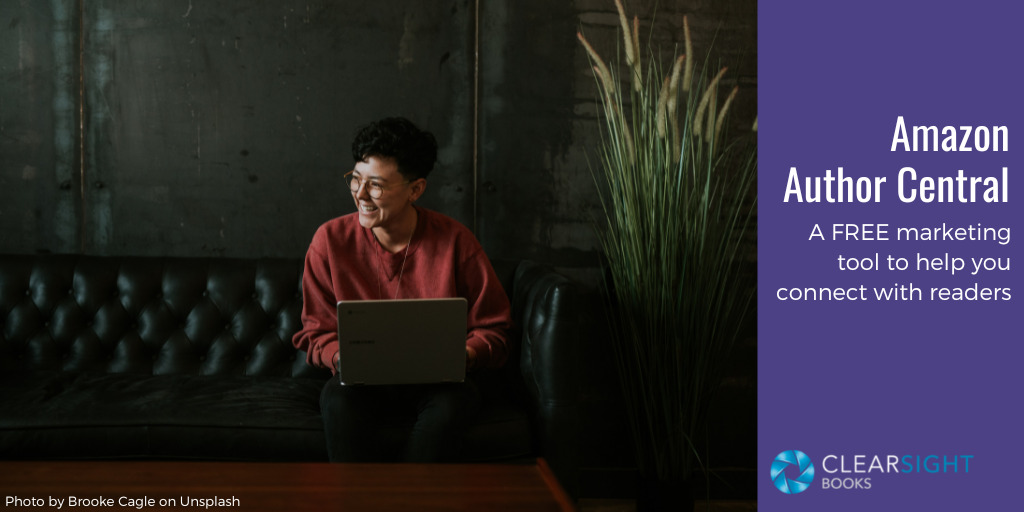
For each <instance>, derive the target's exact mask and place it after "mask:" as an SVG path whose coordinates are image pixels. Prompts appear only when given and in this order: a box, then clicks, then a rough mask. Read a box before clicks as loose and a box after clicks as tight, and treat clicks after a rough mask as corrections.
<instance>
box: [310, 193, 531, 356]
mask: <svg viewBox="0 0 1024 512" xmlns="http://www.w3.org/2000/svg"><path fill="white" fill-rule="evenodd" d="M416 211H417V213H418V214H419V215H418V222H417V224H416V231H415V233H414V234H413V236H412V243H411V244H410V245H409V253H408V258H407V259H406V252H405V251H404V250H402V251H399V252H398V253H396V254H391V253H389V252H387V251H385V250H384V249H383V248H382V247H380V244H379V243H378V242H377V240H376V239H375V238H374V236H373V234H372V233H371V232H370V230H368V229H365V228H363V227H362V226H360V225H359V218H358V213H352V214H349V215H345V216H342V217H338V218H336V219H332V220H330V221H328V222H326V223H325V224H324V225H322V226H320V228H319V229H318V230H317V231H316V234H315V235H313V241H312V242H311V243H310V245H309V250H308V251H307V252H306V264H305V271H304V273H303V276H302V330H300V331H299V332H297V333H296V334H295V336H294V337H293V338H292V343H293V344H294V345H295V346H296V347H297V348H299V349H300V350H305V351H306V352H307V354H308V357H307V361H308V362H309V364H311V365H313V366H320V367H324V368H330V369H331V371H336V370H335V368H334V365H333V364H332V363H333V360H334V355H335V354H337V353H338V332H337V329H338V321H337V316H336V311H337V303H338V301H339V300H341V299H348V300H353V299H363V300H365V299H393V298H394V297H395V292H396V289H398V298H400V299H414V298H440V297H464V298H465V299H466V302H467V304H468V307H469V311H468V314H467V318H466V322H467V325H466V330H467V333H466V345H467V346H471V347H473V349H475V350H476V353H477V358H478V359H477V363H476V364H477V367H487V368H496V367H499V366H501V365H503V364H505V360H506V359H508V334H507V333H508V329H509V327H511V323H512V311H511V307H510V306H509V301H508V296H507V295H505V290H504V289H503V288H502V287H501V283H500V282H499V281H498V277H497V276H496V275H495V273H494V269H493V268H492V267H491V263H490V261H489V260H488V259H487V256H486V255H485V254H484V251H483V248H482V247H481V246H480V243H479V242H478V241H477V240H476V237H474V236H473V233H471V232H470V231H469V230H468V229H466V227H465V226H463V225H462V224H459V223H458V222H457V221H455V220H454V219H452V218H449V217H447V216H445V215H442V214H440V213H436V212H432V211H430V210H426V209H424V208H420V207H416ZM403 260H405V270H404V271H403V270H402V262H403ZM399 275H401V279H400V280H401V283H399ZM399 285H400V286H399Z"/></svg>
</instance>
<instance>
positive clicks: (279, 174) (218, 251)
mask: <svg viewBox="0 0 1024 512" xmlns="http://www.w3.org/2000/svg"><path fill="white" fill-rule="evenodd" d="M0 20H2V21H0V24H3V25H5V26H6V27H7V29H6V30H3V31H2V34H3V35H2V36H0V37H3V39H2V41H3V46H2V49H0V52H2V53H0V84H2V85H0V87H2V89H0V98H2V100H0V101H2V102H3V103H2V109H0V121H2V122H0V138H2V140H3V142H2V144H3V146H0V149H2V154H3V162H2V163H0V180H2V181H0V186H2V191H0V203H2V204H3V205H4V206H3V209H2V210H0V223H2V224H0V226H2V228H3V233H4V237H3V238H4V240H3V242H2V246H0V250H2V251H4V252H36V251H49V252H85V253H92V254H142V255H181V256H193V255H214V256H285V257H289V256H290V257H301V256H302V255H303V254H304V253H305V249H306V246H307V245H308V243H309V239H310V237H311V236H312V233H313V230H314V229H315V228H316V226H317V225H318V224H319V223H321V222H323V221H324V220H326V219H329V218H331V217H333V216H337V215H340V214H343V213H347V212H350V211H353V210H354V208H353V207H352V206H351V204H352V200H351V197H350V196H349V194H348V192H347V191H346V190H345V189H344V188H343V184H342V179H341V175H342V174H343V173H344V172H346V171H348V170H349V169H351V165H352V158H351V156H350V152H349V143H350V142H351V139H352V135H353V134H354V132H355V131H356V129H357V128H358V127H359V126H360V125H362V124H365V123H366V122H369V121H371V120H374V119H376V118H378V117H382V116H386V115H405V116H408V117H410V118H412V119H413V120H415V121H416V122H418V123H420V124H421V125H422V126H424V127H428V128H429V129H430V130H432V131H433V132H434V133H435V134H436V135H437V137H438V140H439V143H440V145H441V148H440V157H441V160H442V164H441V165H440V166H439V168H438V169H437V174H436V176H434V177H432V179H431V181H430V194H429V195H428V196H427V197H426V198H425V199H424V201H423V204H424V205H426V206H427V207H433V208H436V209H440V210H443V211H445V213H447V214H449V215H451V216H453V217H455V218H457V219H459V220H461V221H463V222H464V223H467V224H469V223H471V222H472V216H473V211H472V190H473V187H472V184H473V178H472V167H473V166H472V155H473V149H472V133H473V121H472V120H473V102H472V100H473V98H472V90H473V87H472V85H473V79H472V76H473V75H472V69H473V68H472V65H473V61H472V59H471V55H472V48H473V45H472V43H473V28H474V11H473V3H472V2H470V1H468V0H452V1H446V2H440V1H438V2H422V1H419V0H406V1H389V2H381V3H378V2H337V1H334V2H332V1H319V2H305V1H276V2H252V1H250V0H233V1H218V2H200V1H196V2H190V1H177V2H132V1H124V0H120V1H118V0H89V1H72V0H62V1H55V2H22V3H21V4H17V3H14V2H3V3H2V7H0ZM79 41H81V42H82V43H81V44H82V47H83V48H84V52H82V53H81V54H79V53H78V52H77V51H76V50H77V48H78V45H79ZM79 78H81V82H80V83H79V82H78V79H79ZM80 85H81V87H80ZM80 93H81V94H80ZM79 107H81V108H82V110H81V112H82V115H83V117H84V119H83V121H84V122H83V123H82V124H81V126H79V123H78V118H77V116H78V114H79ZM79 128H81V129H79ZM80 150H81V152H80ZM79 157H81V158H79Z"/></svg>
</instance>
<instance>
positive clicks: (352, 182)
mask: <svg viewBox="0 0 1024 512" xmlns="http://www.w3.org/2000/svg"><path fill="white" fill-rule="evenodd" d="M354 172H356V171H355V170H351V171H349V172H347V173H345V176H344V178H345V181H347V182H348V188H349V190H351V191H352V193H353V194H358V193H359V188H360V187H362V186H364V185H365V186H366V192H367V193H368V194H370V197H372V198H374V199H380V197H381V196H383V195H384V191H385V190H388V189H391V188H395V187H399V186H402V185H405V184H406V183H412V182H411V181H408V180H406V181H403V182H401V183H395V184H394V185H384V184H383V183H380V182H378V181H373V180H363V179H359V177H358V176H356V175H355V174H352V173H354Z"/></svg>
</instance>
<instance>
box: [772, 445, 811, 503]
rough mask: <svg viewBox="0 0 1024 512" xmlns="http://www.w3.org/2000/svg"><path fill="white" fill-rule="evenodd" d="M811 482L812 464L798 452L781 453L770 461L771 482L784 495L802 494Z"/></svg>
mask: <svg viewBox="0 0 1024 512" xmlns="http://www.w3.org/2000/svg"><path fill="white" fill-rule="evenodd" d="M813 481H814V463H812V462H811V458H810V457H808V456H807V454H806V453H804V452H802V451H800V450H789V451H786V452H782V453H780V454H779V455H778V456H777V457H775V460H774V461H772V482H774V483H775V488H776V489H778V490H780V491H782V492H783V493H785V494H797V493H801V492H804V491H806V490H807V489H808V488H809V487H810V486H811V482H813Z"/></svg>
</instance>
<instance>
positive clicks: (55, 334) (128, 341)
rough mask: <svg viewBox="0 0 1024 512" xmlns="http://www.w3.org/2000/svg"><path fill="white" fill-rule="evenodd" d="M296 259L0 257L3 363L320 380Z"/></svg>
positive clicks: (0, 362) (5, 368)
mask: <svg viewBox="0 0 1024 512" xmlns="http://www.w3.org/2000/svg"><path fill="white" fill-rule="evenodd" d="M301 275H302V261H301V260H298V259H296V260H271V259H264V260H237V259H213V258H209V259H204V258H180V259H175V258H132V257H89V256H70V255H59V256H7V255H3V256H0V327H2V330H0V370H2V371H4V372H10V371H12V370H16V369H20V370H41V371H47V370H50V371H53V370H67V371H89V372H101V373H135V374H152V375H170V374H199V375H252V376H294V377H322V376H325V375H326V374H325V373H324V371H323V370H319V369H315V368H312V367H310V366H308V365H307V364H306V362H305V357H306V355H305V353H303V352H301V351H297V350H296V349H295V348H294V347H293V346H292V344H291V337H292V334H293V333H295V332H296V331H297V330H298V329H299V327H300V313H301V310H302V296H301V288H300V287H301Z"/></svg>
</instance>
